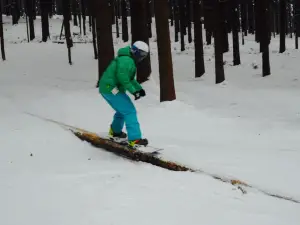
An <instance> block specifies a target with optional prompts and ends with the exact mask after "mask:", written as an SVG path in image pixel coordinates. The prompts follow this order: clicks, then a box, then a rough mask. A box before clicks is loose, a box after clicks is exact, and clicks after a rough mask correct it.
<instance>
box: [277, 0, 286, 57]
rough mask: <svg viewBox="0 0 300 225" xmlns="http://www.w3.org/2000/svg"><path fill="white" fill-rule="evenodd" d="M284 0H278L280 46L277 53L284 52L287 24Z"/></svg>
mask: <svg viewBox="0 0 300 225" xmlns="http://www.w3.org/2000/svg"><path fill="white" fill-rule="evenodd" d="M286 17H287V13H286V0H280V47H279V53H283V52H285V34H286V25H287V19H286Z"/></svg>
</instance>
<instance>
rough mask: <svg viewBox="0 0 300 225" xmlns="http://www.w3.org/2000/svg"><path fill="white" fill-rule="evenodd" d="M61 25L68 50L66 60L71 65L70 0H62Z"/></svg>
mask: <svg viewBox="0 0 300 225" xmlns="http://www.w3.org/2000/svg"><path fill="white" fill-rule="evenodd" d="M62 8H63V15H64V19H63V25H64V28H65V38H66V43H67V48H68V58H69V64H70V65H72V58H71V48H72V47H73V41H72V37H71V31H70V19H71V9H70V0H64V1H63V5H62Z"/></svg>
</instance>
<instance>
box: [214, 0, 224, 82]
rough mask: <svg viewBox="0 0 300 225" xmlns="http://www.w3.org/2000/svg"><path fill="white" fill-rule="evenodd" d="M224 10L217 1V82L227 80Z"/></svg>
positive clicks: (215, 25) (215, 8) (215, 36)
mask: <svg viewBox="0 0 300 225" xmlns="http://www.w3.org/2000/svg"><path fill="white" fill-rule="evenodd" d="M221 14H222V11H221V5H220V2H219V0H216V1H215V7H214V15H215V23H214V38H215V41H214V44H215V70H216V84H219V83H222V82H223V81H224V80H225V73H224V62H223V50H224V49H223V46H222V44H223V35H224V34H223V26H224V21H222V15H221Z"/></svg>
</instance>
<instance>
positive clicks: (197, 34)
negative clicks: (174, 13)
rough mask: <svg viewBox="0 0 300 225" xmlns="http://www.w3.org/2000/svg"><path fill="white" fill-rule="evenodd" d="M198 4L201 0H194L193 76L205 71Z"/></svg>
mask: <svg viewBox="0 0 300 225" xmlns="http://www.w3.org/2000/svg"><path fill="white" fill-rule="evenodd" d="M200 4H201V0H194V4H193V9H194V10H193V20H194V42H195V77H201V76H202V75H203V74H204V73H205V65H204V53H203V34H202V22H201V11H200V10H201V5H200Z"/></svg>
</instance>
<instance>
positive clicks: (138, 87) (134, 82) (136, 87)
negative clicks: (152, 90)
mask: <svg viewBox="0 0 300 225" xmlns="http://www.w3.org/2000/svg"><path fill="white" fill-rule="evenodd" d="M132 84H133V86H134V87H135V89H136V90H137V91H139V90H141V89H143V87H142V86H141V85H140V83H139V82H137V80H136V79H133V81H132Z"/></svg>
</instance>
